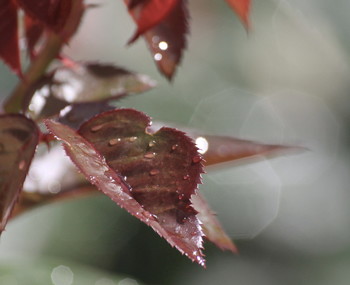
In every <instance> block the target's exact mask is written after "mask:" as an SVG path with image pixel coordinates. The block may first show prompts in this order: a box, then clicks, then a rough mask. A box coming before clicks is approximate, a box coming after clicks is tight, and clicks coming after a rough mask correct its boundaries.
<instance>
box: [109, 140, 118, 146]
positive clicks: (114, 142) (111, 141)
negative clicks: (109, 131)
mask: <svg viewBox="0 0 350 285" xmlns="http://www.w3.org/2000/svg"><path fill="white" fill-rule="evenodd" d="M118 142H120V139H111V140H110V141H109V142H108V145H109V146H114V145H116V144H117V143H118Z"/></svg>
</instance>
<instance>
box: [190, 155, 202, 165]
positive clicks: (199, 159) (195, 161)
mask: <svg viewBox="0 0 350 285" xmlns="http://www.w3.org/2000/svg"><path fill="white" fill-rule="evenodd" d="M201 160H202V158H201V157H200V156H199V155H196V156H194V157H193V158H192V162H193V163H198V162H200V161H201Z"/></svg>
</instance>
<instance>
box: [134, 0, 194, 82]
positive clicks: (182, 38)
mask: <svg viewBox="0 0 350 285" xmlns="http://www.w3.org/2000/svg"><path fill="white" fill-rule="evenodd" d="M134 18H136V19H137V16H135V15H134ZM187 20H188V11H187V1H186V0H179V1H176V3H175V4H174V7H172V9H171V11H170V12H169V13H168V14H167V15H166V16H165V17H164V18H163V19H162V21H160V22H159V23H158V24H157V25H155V26H153V27H152V28H149V29H148V30H147V31H146V32H144V33H143V36H144V38H145V40H146V42H147V45H148V48H149V49H150V51H151V54H152V56H153V59H154V60H155V62H156V64H157V67H158V69H159V70H160V72H161V73H163V74H164V75H165V76H166V77H167V78H168V79H170V80H171V78H172V77H173V75H174V72H175V70H176V67H177V65H178V64H179V62H180V61H181V57H182V53H183V50H184V49H185V48H186V45H187V42H186V35H187V33H188V24H187Z"/></svg>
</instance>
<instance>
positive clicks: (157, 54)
mask: <svg viewBox="0 0 350 285" xmlns="http://www.w3.org/2000/svg"><path fill="white" fill-rule="evenodd" d="M162 58H163V56H162V55H161V54H160V53H156V54H155V55H154V60H156V61H160V60H161V59H162Z"/></svg>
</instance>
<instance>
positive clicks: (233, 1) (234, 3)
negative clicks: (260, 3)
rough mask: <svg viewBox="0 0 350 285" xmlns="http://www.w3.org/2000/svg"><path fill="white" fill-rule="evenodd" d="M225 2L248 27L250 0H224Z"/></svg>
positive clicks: (247, 27)
mask: <svg viewBox="0 0 350 285" xmlns="http://www.w3.org/2000/svg"><path fill="white" fill-rule="evenodd" d="M226 2H227V3H228V4H229V5H230V6H231V8H232V9H233V10H234V11H235V12H236V14H237V15H238V16H239V17H240V19H241V21H242V23H243V24H244V25H245V27H246V29H249V27H250V21H249V13H250V4H251V0H226Z"/></svg>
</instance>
